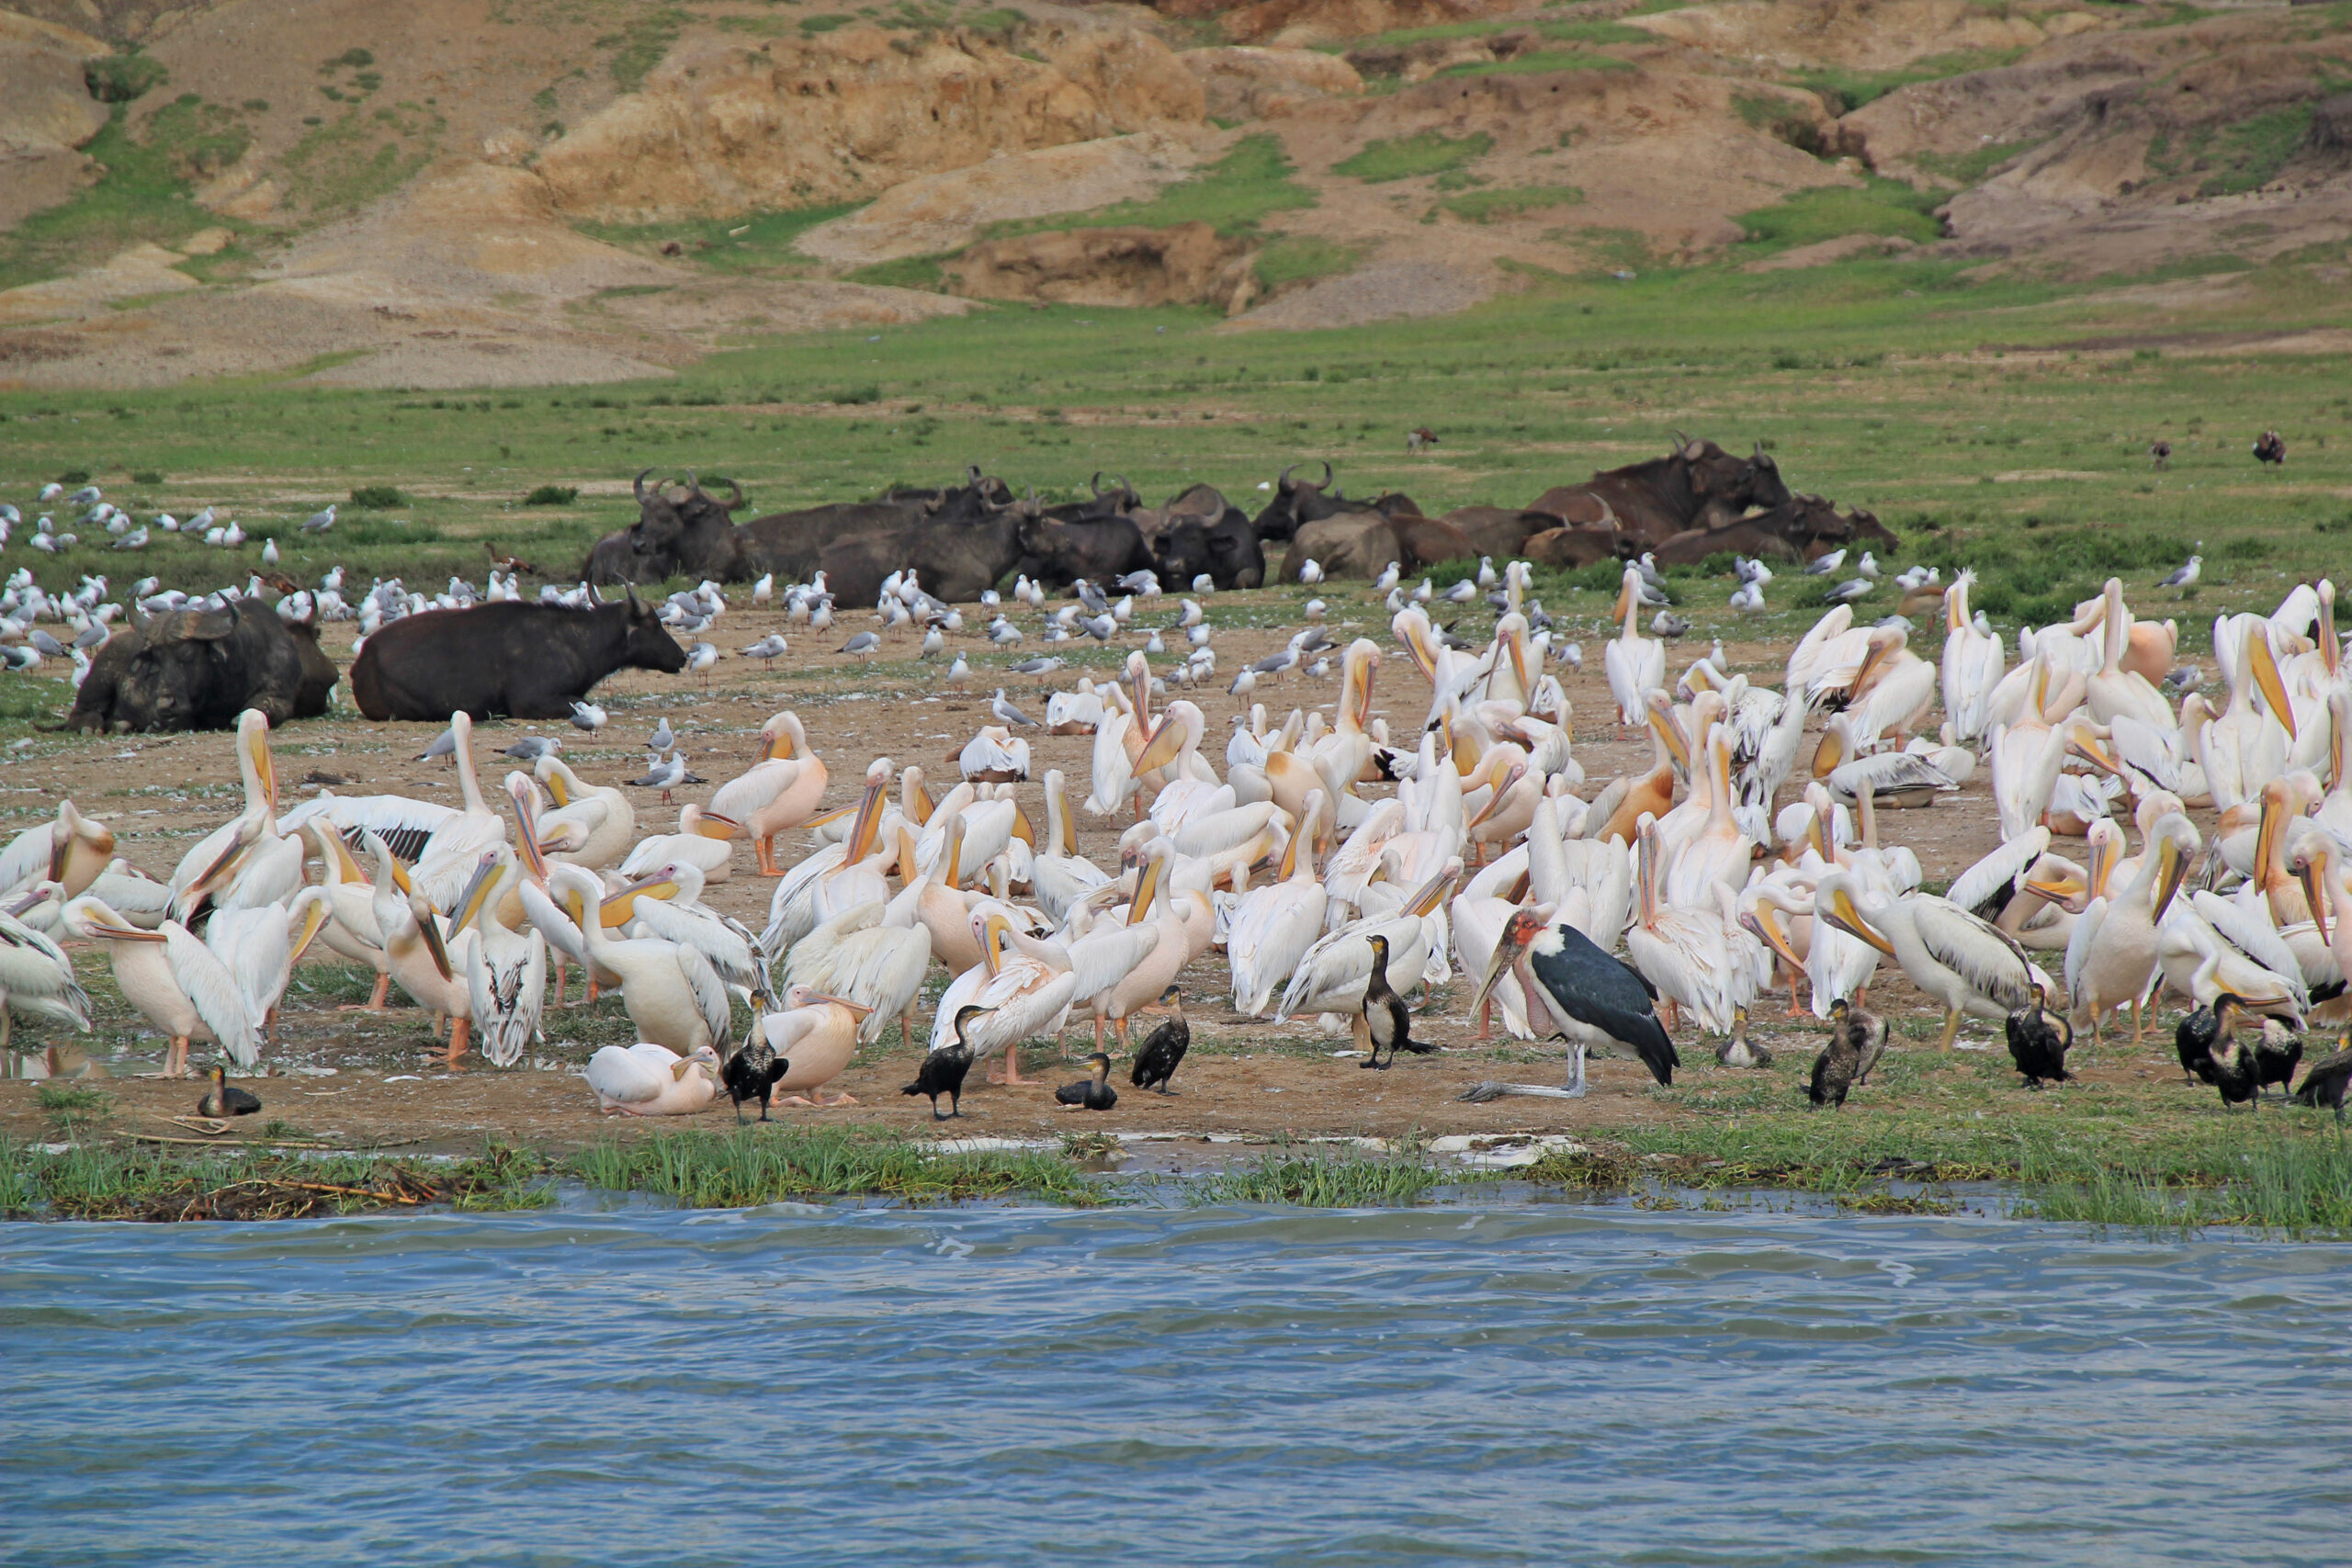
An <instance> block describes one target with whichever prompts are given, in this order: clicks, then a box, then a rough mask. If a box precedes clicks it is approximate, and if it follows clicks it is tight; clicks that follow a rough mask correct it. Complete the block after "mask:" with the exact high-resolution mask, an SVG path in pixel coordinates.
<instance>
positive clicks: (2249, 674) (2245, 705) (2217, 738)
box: [2198, 615, 2295, 810]
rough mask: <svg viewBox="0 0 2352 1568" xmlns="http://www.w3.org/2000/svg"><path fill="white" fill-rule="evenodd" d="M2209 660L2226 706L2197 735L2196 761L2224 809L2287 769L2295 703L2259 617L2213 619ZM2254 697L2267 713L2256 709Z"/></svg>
mask: <svg viewBox="0 0 2352 1568" xmlns="http://www.w3.org/2000/svg"><path fill="white" fill-rule="evenodd" d="M2233 623H2234V625H2233ZM2213 657H2214V660H2215V661H2216V662H2218V663H2219V664H2221V666H2222V673H2223V675H2225V676H2226V677H2227V678H2228V681H2229V705H2228V706H2226V707H2224V708H2223V709H2222V712H2221V713H2220V715H2219V716H2216V717H2215V718H2213V719H2212V720H2211V722H2210V723H2208V724H2207V725H2206V726H2205V728H2204V729H2203V730H2202V731H2201V732H2200V744H2199V749H2198V761H2199V763H2201V764H2202V765H2203V767H2204V770H2205V782H2206V784H2208V786H2210V787H2211V790H2212V792H2213V804H2214V805H2216V806H2219V807H2222V808H2223V809H2224V810H2226V809H2228V807H2232V806H2234V805H2237V804H2239V803H2240V802H2243V801H2250V800H2252V799H2253V798H2254V797H2255V796H2256V795H2259V794H2260V793H2261V790H2262V786H2263V785H2264V784H2266V783H2267V782H2269V781H2270V780H2272V779H2275V778H2277V777H2278V775H2279V774H2280V773H2283V772H2285V771H2286V767H2287V752H2288V749H2289V747H2290V746H2291V745H2292V744H2293V742H2294V739H2295V737H2294V733H2293V730H2292V728H2291V727H2292V725H2293V724H2294V705H2293V703H2292V702H2291V701H2290V700H2289V698H2288V695H2287V689H2286V685H2285V683H2284V682H2281V681H2280V679H2279V677H2278V660H2277V659H2276V658H2275V657H2274V656H2273V654H2272V652H2271V648H2270V636H2269V626H2268V624H2267V622H2265V621H2264V620H2263V619H2262V617H2261V616H2259V615H2236V616H2227V615H2225V616H2222V617H2220V618H2218V619H2217V620H2215V621H2214V623H2213ZM2257 694H2258V695H2259V696H2260V698H2261V701H2262V703H2263V704H2264V705H2267V712H2266V711H2265V709H2264V707H2263V706H2258V705H2256V701H2255V699H2256V695H2257ZM2282 727H2285V728H2282Z"/></svg>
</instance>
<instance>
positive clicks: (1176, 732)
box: [1134, 714, 1185, 774]
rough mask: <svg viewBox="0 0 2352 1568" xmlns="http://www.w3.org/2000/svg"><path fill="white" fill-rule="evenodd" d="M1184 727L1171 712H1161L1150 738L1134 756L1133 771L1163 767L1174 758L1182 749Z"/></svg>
mask: <svg viewBox="0 0 2352 1568" xmlns="http://www.w3.org/2000/svg"><path fill="white" fill-rule="evenodd" d="M1184 735H1185V727H1184V726H1183V725H1181V724H1179V723H1177V722H1176V716H1175V715H1173V714H1161V715H1160V716H1159V726H1158V728H1154V729H1153V730H1152V732H1151V739H1148V740H1147V741H1145V742H1144V746H1143V751H1142V753H1141V754H1140V755H1138V756H1137V757H1136V762H1135V770H1134V771H1135V772H1136V773H1137V774H1143V773H1150V772H1152V771H1153V770H1154V769H1157V768H1164V767H1166V766H1168V764H1169V763H1170V762H1172V761H1175V760H1176V757H1177V754H1178V753H1179V752H1181V751H1182V750H1183V749H1184Z"/></svg>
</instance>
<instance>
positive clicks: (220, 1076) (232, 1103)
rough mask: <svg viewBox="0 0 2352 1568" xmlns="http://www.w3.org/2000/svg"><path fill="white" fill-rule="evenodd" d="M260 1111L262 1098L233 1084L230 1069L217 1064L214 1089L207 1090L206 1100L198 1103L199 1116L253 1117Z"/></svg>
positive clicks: (214, 1073) (213, 1079)
mask: <svg viewBox="0 0 2352 1568" xmlns="http://www.w3.org/2000/svg"><path fill="white" fill-rule="evenodd" d="M260 1109H261V1100H260V1097H258V1096H256V1095H251V1094H247V1093H246V1092H245V1091H244V1090H243V1089H239V1088H237V1087H236V1086H235V1085H234V1084H232V1083H231V1082H230V1081H229V1069H228V1068H226V1067H223V1066H219V1065H217V1064H216V1065H215V1066H213V1069H212V1087H211V1088H210V1089H206V1090H205V1091H204V1098H203V1099H202V1100H198V1101H197V1102H196V1113H197V1114H198V1116H210V1117H215V1118H223V1117H230V1116H251V1115H252V1114H253V1113H254V1111H259V1110H260Z"/></svg>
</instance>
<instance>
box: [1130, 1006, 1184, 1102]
mask: <svg viewBox="0 0 2352 1568" xmlns="http://www.w3.org/2000/svg"><path fill="white" fill-rule="evenodd" d="M1159 1006H1160V1007H1161V1008H1163V1009H1165V1010H1167V1013H1168V1019H1167V1021H1165V1022H1163V1023H1162V1024H1161V1025H1160V1026H1159V1028H1157V1029H1155V1030H1153V1031H1152V1032H1151V1033H1150V1034H1149V1035H1148V1036H1147V1037H1146V1038H1145V1040H1144V1043H1143V1046H1142V1048H1141V1049H1139V1050H1138V1051H1136V1064H1135V1066H1134V1068H1133V1070H1131V1071H1130V1072H1129V1073H1128V1074H1127V1082H1129V1083H1131V1084H1133V1085H1134V1086H1135V1087H1136V1088H1137V1089H1157V1090H1158V1091H1159V1092H1160V1093H1161V1094H1166V1093H1167V1092H1168V1080H1169V1079H1170V1078H1172V1077H1175V1076H1176V1068H1177V1066H1178V1065H1179V1064H1181V1063H1182V1061H1183V1060H1184V1053H1185V1052H1187V1051H1189V1050H1191V1049H1192V1048H1193V1026H1192V1025H1191V1024H1189V1023H1186V1022H1185V1021H1184V998H1182V996H1181V995H1179V994H1178V992H1177V989H1176V987H1173V986H1170V987H1168V988H1167V989H1166V990H1164V991H1162V992H1160V993H1159Z"/></svg>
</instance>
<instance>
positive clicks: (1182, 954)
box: [1091, 839, 1192, 1050]
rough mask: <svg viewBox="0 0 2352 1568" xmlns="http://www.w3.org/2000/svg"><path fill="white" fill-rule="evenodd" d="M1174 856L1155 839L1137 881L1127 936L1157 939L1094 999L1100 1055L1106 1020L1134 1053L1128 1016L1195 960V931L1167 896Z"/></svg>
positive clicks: (1155, 998) (1151, 1000) (1164, 843)
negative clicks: (1147, 932)
mask: <svg viewBox="0 0 2352 1568" xmlns="http://www.w3.org/2000/svg"><path fill="white" fill-rule="evenodd" d="M1173 854H1174V851H1173V850H1172V848H1171V847H1170V844H1169V842H1168V840H1165V839H1159V840H1154V841H1153V843H1152V845H1151V848H1150V850H1149V852H1148V854H1147V856H1146V858H1145V860H1144V863H1143V869H1142V871H1141V873H1140V874H1138V876H1137V877H1136V896H1135V901H1134V902H1133V903H1132V904H1130V905H1129V906H1128V907H1127V925H1126V929H1127V931H1128V932H1130V933H1135V932H1140V931H1145V930H1150V931H1156V932H1157V933H1158V940H1157V941H1156V942H1154V943H1153V944H1152V945H1151V946H1150V947H1149V948H1148V949H1146V950H1145V951H1144V952H1143V953H1141V954H1140V955H1138V957H1137V958H1136V961H1135V962H1134V963H1132V964H1127V965H1125V966H1124V967H1122V968H1120V969H1119V970H1117V971H1116V973H1115V975H1114V979H1113V982H1112V985H1111V987H1110V989H1109V990H1108V991H1107V992H1103V993H1098V994H1097V995H1096V996H1094V997H1093V998H1091V1002H1092V1005H1093V1009H1094V1014H1095V1029H1096V1032H1097V1039H1096V1048H1097V1049H1098V1050H1099V1049H1101V1039H1100V1032H1101V1030H1102V1021H1103V1019H1104V1018H1108V1019H1109V1020H1110V1021H1111V1028H1112V1030H1113V1031H1114V1032H1115V1033H1116V1034H1117V1035H1118V1037H1119V1048H1120V1049H1121V1050H1127V1049H1130V1048H1131V1044H1132V1043H1131V1042H1130V1041H1129V1040H1128V1038H1127V1018H1128V1016H1129V1015H1130V1014H1132V1013H1135V1012H1137V1011H1139V1010H1142V1009H1145V1008H1148V1007H1150V1006H1151V1005H1153V1004H1154V1003H1156V1002H1157V1001H1159V998H1160V995H1161V993H1162V992H1164V991H1166V990H1167V989H1168V987H1170V986H1171V985H1173V984H1175V982H1176V976H1178V975H1179V974H1180V973H1182V970H1183V967H1184V965H1185V964H1186V963H1187V962H1188V961H1189V960H1190V959H1191V957H1192V935H1191V932H1190V931H1189V929H1188V927H1187V926H1186V923H1185V920H1184V918H1183V915H1182V913H1181V912H1180V911H1179V910H1178V909H1177V908H1175V907H1174V906H1173V905H1172V904H1171V903H1170V900H1169V898H1168V897H1167V884H1168V866H1169V862H1170V859H1171V858H1172V857H1173Z"/></svg>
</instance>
